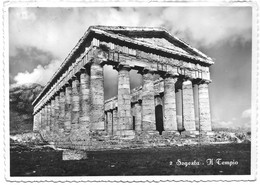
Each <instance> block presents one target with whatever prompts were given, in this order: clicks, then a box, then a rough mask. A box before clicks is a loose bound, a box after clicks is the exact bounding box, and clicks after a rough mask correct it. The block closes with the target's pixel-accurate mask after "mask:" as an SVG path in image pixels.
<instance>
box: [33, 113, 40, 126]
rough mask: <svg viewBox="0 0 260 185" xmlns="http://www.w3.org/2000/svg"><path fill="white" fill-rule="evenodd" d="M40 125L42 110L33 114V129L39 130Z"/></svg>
mask: <svg viewBox="0 0 260 185" xmlns="http://www.w3.org/2000/svg"><path fill="white" fill-rule="evenodd" d="M39 125H40V112H37V113H36V114H34V116H33V131H38V130H39Z"/></svg>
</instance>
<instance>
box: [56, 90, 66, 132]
mask: <svg viewBox="0 0 260 185" xmlns="http://www.w3.org/2000/svg"><path fill="white" fill-rule="evenodd" d="M59 109H60V112H59V113H60V114H59V124H58V127H59V132H61V133H63V132H64V129H65V128H64V121H65V119H64V118H65V93H64V91H60V95H59Z"/></svg>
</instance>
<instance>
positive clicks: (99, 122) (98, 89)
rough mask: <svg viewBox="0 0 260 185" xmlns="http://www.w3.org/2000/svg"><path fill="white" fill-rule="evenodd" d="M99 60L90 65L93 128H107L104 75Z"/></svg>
mask: <svg viewBox="0 0 260 185" xmlns="http://www.w3.org/2000/svg"><path fill="white" fill-rule="evenodd" d="M98 62H99V61H98V60H97V61H94V63H92V65H91V66H90V97H91V98H90V100H91V118H90V120H91V127H90V128H91V130H105V123H104V121H105V118H104V116H105V113H104V75H103V67H102V66H101V65H100V64H99V63H98Z"/></svg>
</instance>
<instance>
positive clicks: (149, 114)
mask: <svg viewBox="0 0 260 185" xmlns="http://www.w3.org/2000/svg"><path fill="white" fill-rule="evenodd" d="M142 126H143V130H144V131H156V125H155V104H154V79H153V73H152V72H151V71H148V70H147V71H144V73H143V88H142Z"/></svg>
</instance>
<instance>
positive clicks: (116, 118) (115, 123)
mask: <svg viewBox="0 0 260 185" xmlns="http://www.w3.org/2000/svg"><path fill="white" fill-rule="evenodd" d="M117 127H118V115H117V108H115V109H113V135H115V134H116V133H117Z"/></svg>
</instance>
